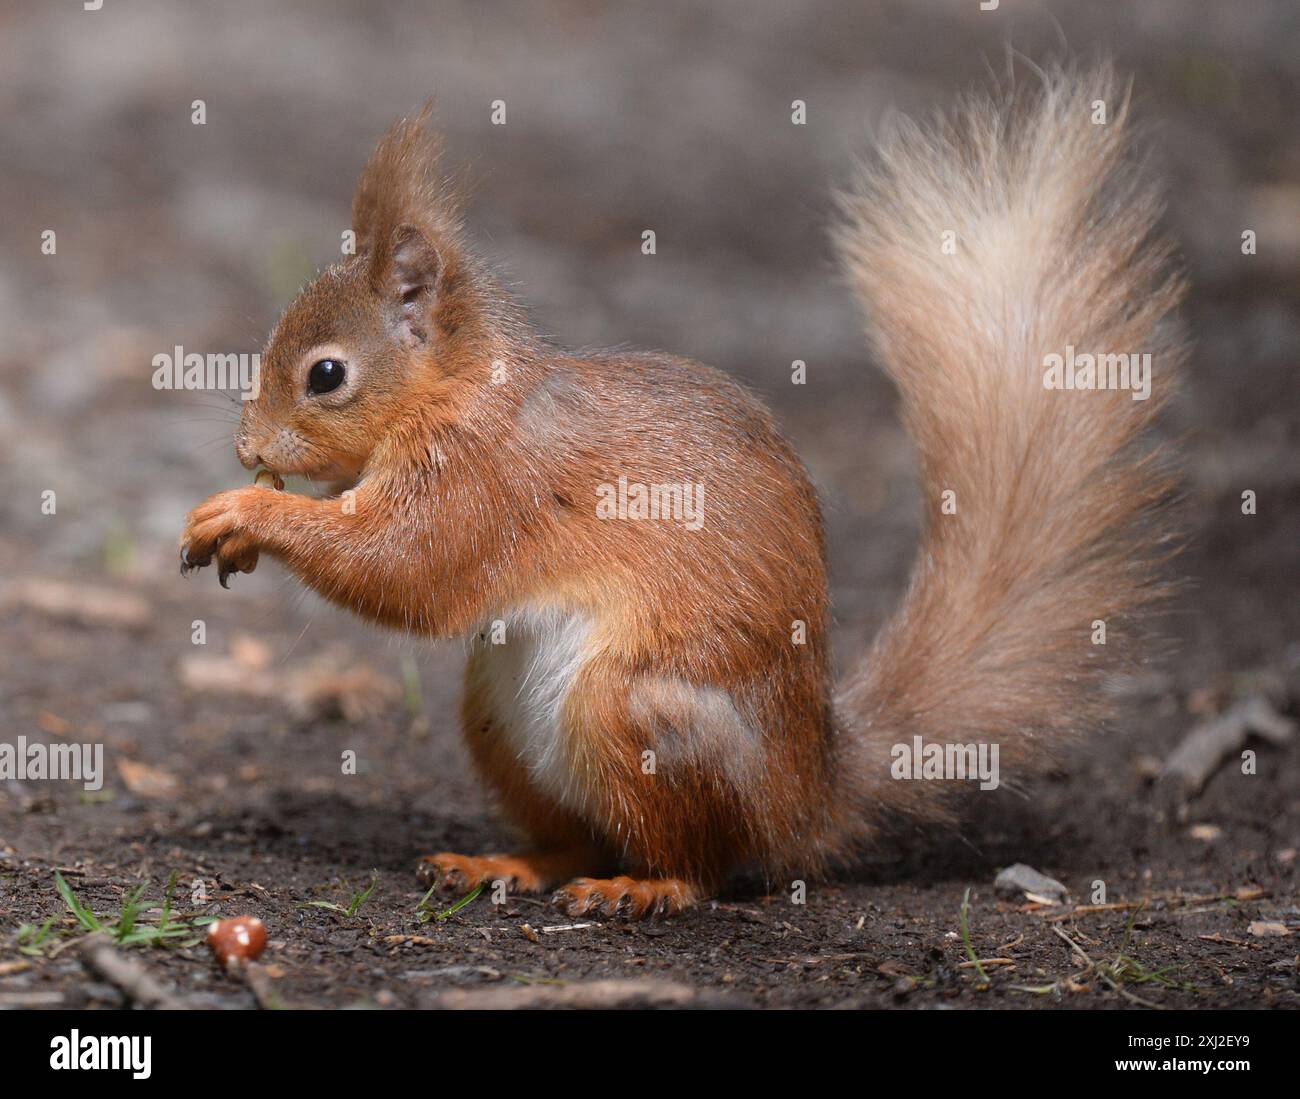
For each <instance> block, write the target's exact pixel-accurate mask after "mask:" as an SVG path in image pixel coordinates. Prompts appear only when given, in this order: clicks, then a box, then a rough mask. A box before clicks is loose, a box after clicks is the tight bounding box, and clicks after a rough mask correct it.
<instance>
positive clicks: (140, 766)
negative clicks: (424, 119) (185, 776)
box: [117, 759, 181, 798]
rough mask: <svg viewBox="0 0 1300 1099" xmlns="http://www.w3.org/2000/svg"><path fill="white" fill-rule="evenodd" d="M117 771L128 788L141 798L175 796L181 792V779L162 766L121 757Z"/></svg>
mask: <svg viewBox="0 0 1300 1099" xmlns="http://www.w3.org/2000/svg"><path fill="white" fill-rule="evenodd" d="M117 773H118V774H119V775H121V776H122V781H123V782H124V783H126V788H127V789H128V790H130V791H131V793H133V794H135V795H136V797H141V798H174V797H176V796H177V795H178V794H179V793H180V792H181V783H180V780H179V779H178V778H177V777H176V776H175V775H173V774H172V773H171V772H170V771H164V770H163V769H162V768H161V767H150V766H149V764H147V763H139V762H137V761H136V760H132V759H119V760H118V761H117Z"/></svg>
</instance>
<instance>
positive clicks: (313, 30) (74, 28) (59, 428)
mask: <svg viewBox="0 0 1300 1099" xmlns="http://www.w3.org/2000/svg"><path fill="white" fill-rule="evenodd" d="M978 8H979V5H978V3H977V2H976V0H959V2H958V0H953V2H941V0H933V2H921V3H917V2H907V3H904V2H890V0H879V2H874V3H831V2H816V0H781V2H766V0H758V2H753V0H749V2H743V3H742V2H733V3H727V2H723V3H712V4H699V3H677V2H663V3H656V4H654V5H643V4H627V5H619V4H601V3H588V2H579V0H570V2H552V3H545V4H519V5H502V4H491V3H470V2H466V3H456V2H449V3H448V2H443V3H420V2H401V0H399V2H384V3H373V4H372V3H364V4H363V3H347V2H329V0H324V2H321V0H317V2H310V3H308V2H301V3H295V2H290V0H281V2H276V3H269V2H266V0H222V2H220V3H215V2H213V3H201V2H200V3H185V4H177V3H168V2H158V3H152V2H148V0H131V2H125V0H105V3H104V5H103V8H102V9H101V10H99V11H93V12H89V11H85V10H83V7H82V4H81V3H73V2H59V3H41V4H37V3H13V2H8V3H4V4H0V74H2V75H0V126H2V127H3V149H4V158H3V164H2V165H0V208H2V209H3V210H4V218H3V234H2V235H0V249H2V250H3V251H2V255H3V263H2V264H0V324H2V325H3V331H4V333H5V338H4V340H3V343H2V344H0V455H2V456H3V462H4V469H5V482H6V491H5V492H4V493H3V494H2V495H0V538H2V539H4V540H5V543H6V544H7V545H8V547H9V553H8V554H6V557H7V558H8V559H9V560H14V554H15V551H14V547H19V548H20V550H21V552H19V553H17V557H18V559H19V560H20V561H21V560H26V561H28V562H31V561H32V560H33V558H32V557H30V556H28V554H34V555H35V559H36V560H39V561H40V562H41V563H42V564H43V565H49V566H55V565H57V566H60V567H62V566H67V567H79V568H92V569H93V568H107V569H109V570H111V571H113V572H116V573H118V574H126V575H131V576H135V577H138V578H140V579H141V580H142V581H143V582H146V583H159V584H161V583H166V584H171V583H172V576H171V571H172V570H171V565H172V560H171V558H172V556H173V542H174V539H175V537H176V534H177V531H178V530H179V528H180V523H181V519H182V517H183V515H184V513H185V511H186V510H187V509H188V508H189V507H191V506H192V505H193V504H194V503H195V502H197V501H198V500H200V499H202V498H203V497H204V496H206V495H207V494H208V493H210V492H212V491H214V490H216V489H220V488H223V487H229V486H231V485H234V484H239V483H242V482H243V481H244V479H245V474H244V472H243V471H242V470H241V469H240V467H239V466H238V464H237V463H236V462H235V459H234V455H233V453H232V451H231V448H230V446H229V429H228V425H227V424H226V423H225V422H224V421H223V420H222V419H221V417H222V416H224V415H226V410H225V409H224V408H222V407H221V406H222V405H223V404H224V402H221V401H219V400H217V399H216V398H213V397H210V396H205V395H201V394H200V395H196V394H178V393H166V392H163V393H159V392H155V391H154V390H153V389H152V387H151V385H150V378H151V374H152V367H151V359H152V356H153V355H155V354H157V353H159V352H166V351H170V350H171V349H172V348H173V347H174V346H175V345H177V344H180V345H182V346H184V347H185V348H186V349H187V350H195V351H200V352H204V353H206V352H225V351H247V352H252V351H257V350H260V349H261V347H262V344H263V341H264V339H265V336H266V333H267V332H268V331H269V329H270V326H271V325H272V323H273V322H274V320H275V318H276V316H277V315H278V312H279V310H280V309H281V308H282V307H283V306H284V304H285V303H286V302H287V301H288V300H289V299H290V298H291V297H292V295H293V293H294V291H295V290H296V289H297V287H298V286H299V285H300V284H301V283H302V282H303V281H304V280H305V279H307V278H309V277H310V276H311V274H312V273H313V272H314V271H315V270H316V269H317V268H318V267H319V266H323V265H325V264H328V263H329V262H331V261H332V260H333V259H334V258H335V257H336V256H337V253H338V243H339V234H340V232H341V231H342V230H343V229H344V228H346V226H347V218H348V208H349V206H348V204H349V198H350V195H351V188H352V186H353V183H354V181H355V178H356V175H357V173H358V170H359V169H360V166H361V164H362V163H363V161H364V159H365V157H366V155H367V153H368V152H369V150H370V148H371V146H372V144H373V142H374V141H375V139H376V138H377V137H378V135H379V134H380V133H381V132H382V131H383V129H384V128H385V127H386V126H387V125H388V124H389V123H390V122H391V121H392V120H393V119H395V118H397V117H399V116H401V115H402V114H404V113H407V112H408V111H410V110H411V109H412V108H413V107H415V106H416V105H418V104H419V103H420V102H422V101H423V100H424V99H425V98H426V97H427V96H429V95H431V94H432V95H436V96H437V99H438V120H439V123H440V125H441V126H442V128H443V129H444V131H445V132H446V135H447V145H448V162H449V164H451V165H453V166H457V167H460V166H464V167H465V169H466V170H467V171H468V173H469V176H470V178H471V180H472V181H473V197H472V201H471V205H470V213H469V218H470V225H471V229H472V233H473V237H474V239H475V240H476V242H477V244H478V245H479V247H480V248H481V249H482V250H483V251H484V252H486V253H487V254H488V255H489V256H491V257H493V258H494V259H496V260H498V261H499V263H500V264H501V265H502V267H503V269H504V272H505V274H506V276H507V277H508V279H509V280H510V282H511V284H512V285H513V286H514V287H515V288H516V289H517V292H518V293H519V294H520V295H521V296H522V297H523V299H524V300H525V301H526V302H528V303H529V305H530V306H531V308H532V310H533V313H534V316H535V318H536V319H537V321H538V323H539V324H540V325H541V327H542V328H543V329H545V330H546V331H548V332H550V333H552V334H554V335H555V336H557V337H558V338H559V339H560V340H562V341H564V342H565V343H567V344H570V345H575V346H582V345H600V344H612V343H630V344H634V345H641V346H646V347H653V348H661V349H665V350H669V351H672V352H676V353H679V354H683V355H688V356H692V357H695V358H698V359H701V360H703V361H706V362H709V363H712V364H714V365H717V366H720V367H723V368H724V369H726V370H728V371H730V372H732V373H733V374H735V375H737V376H739V377H741V378H743V379H744V380H745V381H746V382H747V383H748V384H750V385H751V386H753V387H754V388H756V389H757V390H758V391H760V392H761V393H762V394H763V395H764V396H765V397H766V398H767V399H768V400H769V401H770V402H771V403H772V404H773V406H774V407H775V409H776V411H777V413H778V415H779V416H780V418H781V420H782V421H783V423H784V424H785V425H786V427H787V429H788V430H789V432H790V433H791V435H792V436H793V437H794V440H795V443H796V445H797V447H798V449H799V451H800V453H801V454H802V455H803V456H804V458H805V460H806V461H807V462H808V464H809V465H810V467H811V468H812V471H813V473H814V476H815V477H816V479H817V481H818V483H819V484H820V486H821V488H822V490H823V492H824V494H825V500H826V507H827V513H828V519H829V525H830V530H831V534H832V546H833V566H834V578H835V595H836V606H837V608H838V613H839V617H840V619H841V621H842V622H843V623H844V624H845V625H846V626H847V627H848V630H849V632H850V633H851V634H852V635H854V636H861V635H863V634H865V633H866V631H867V630H868V628H869V627H870V626H871V624H872V623H874V621H875V620H877V619H878V618H879V616H880V615H881V614H882V613H883V612H884V611H885V610H886V609H887V608H888V606H889V605H890V604H891V602H892V600H893V599H894V597H895V595H896V593H897V585H898V581H899V579H900V578H901V576H902V575H903V571H904V570H905V568H906V565H907V562H908V546H909V543H910V540H911V539H912V538H913V537H914V534H915V524H916V517H917V503H916V499H915V492H914V486H913V483H912V477H913V460H912V456H911V454H910V452H909V449H908V446H907V444H906V442H905V440H904V437H903V435H902V433H901V431H900V428H899V427H898V424H897V422H896V419H895V417H894V415H893V395H892V393H891V392H890V390H889V388H888V386H887V385H886V384H885V383H884V382H883V381H882V379H881V378H880V376H879V375H878V374H877V372H876V371H875V370H874V369H873V368H872V366H871V364H870V362H869V360H868V357H867V355H866V353H865V351H864V347H863V341H862V339H861V338H860V334H859V319H858V317H857V315H856V314H855V312H854V309H853V307H852V304H851V302H850V300H849V298H848V296H847V294H846V293H845V291H844V288H843V287H842V286H841V285H840V283H839V281H838V278H837V274H836V271H835V267H834V263H833V260H832V256H831V253H830V249H829V246H828V242H827V235H826V231H825V230H826V226H827V224H828V222H829V220H830V218H831V216H832V210H831V192H832V188H833V187H834V186H835V185H837V184H842V183H844V182H846V181H847V179H848V177H849V175H850V172H851V165H852V159H853V156H854V154H855V152H861V151H863V150H865V149H867V148H869V146H870V143H871V135H872V132H873V130H874V129H875V128H876V127H877V125H878V124H879V122H880V120H881V117H882V115H884V114H886V113H887V112H890V111H903V112H908V113H924V112H926V111H928V110H930V109H931V108H933V107H935V106H936V105H941V104H945V103H947V102H948V101H949V100H950V99H951V98H952V96H953V95H954V94H956V93H957V92H959V91H960V90H962V89H966V88H969V87H971V86H973V85H979V84H980V83H981V82H983V83H987V82H988V81H989V80H990V76H989V74H990V72H997V73H1004V72H1005V70H1006V64H1007V50H1008V46H1010V47H1013V48H1014V49H1015V50H1018V51H1020V52H1022V53H1024V54H1025V55H1027V56H1028V57H1030V58H1034V59H1038V60H1044V59H1047V58H1049V57H1052V56H1059V55H1061V54H1062V53H1063V52H1068V53H1069V54H1070V55H1073V56H1077V57H1080V58H1084V59H1086V58H1089V57H1094V56H1097V55H1098V54H1101V53H1109V54H1112V55H1114V56H1115V57H1116V58H1117V60H1118V62H1119V66H1120V68H1121V69H1122V70H1125V71H1128V72H1131V73H1132V74H1133V76H1134V78H1135V84H1136V94H1137V99H1138V104H1139V114H1140V116H1141V118H1142V119H1143V120H1144V121H1145V122H1146V123H1148V124H1149V127H1150V134H1151V159H1152V161H1153V163H1154V164H1155V165H1156V166H1157V168H1158V170H1159V172H1160V174H1161V175H1162V176H1163V177H1164V179H1165V180H1166V182H1167V187H1168V196H1169V215H1168V220H1169V225H1170V228H1171V229H1172V231H1173V233H1174V234H1175V236H1176V238H1177V239H1178V241H1179V242H1180V244H1181V246H1182V248H1183V254H1184V257H1185V261H1186V263H1187V266H1188V267H1189V269H1190V273H1191V279H1192V286H1193V294H1192V297H1191V299H1190V301H1189V303H1188V306H1187V308H1186V310H1185V321H1186V324H1187V326H1188V328H1189V329H1190V331H1191V333H1192V335H1193V337H1194V340H1195V353H1194V358H1193V362H1192V366H1191V369H1190V372H1189V377H1188V384H1187V386H1186V391H1185V394H1184V396H1183V398H1182V400H1181V401H1180V403H1179V404H1178V405H1177V406H1176V407H1175V409H1174V410H1173V414H1172V415H1171V416H1170V417H1169V422H1168V427H1169V430H1170V432H1172V433H1175V434H1180V435H1183V436H1185V453H1186V456H1187V466H1186V470H1187V487H1188V492H1189V494H1190V497H1191V500H1192V505H1193V519H1194V522H1195V524H1196V537H1195V539H1194V542H1195V547H1196V548H1195V554H1196V559H1197V564H1198V569H1199V576H1200V578H1201V580H1202V581H1203V582H1204V586H1203V587H1202V588H1201V589H1200V591H1199V592H1198V594H1197V596H1196V597H1195V598H1194V599H1193V600H1192V601H1191V602H1190V603H1189V604H1188V614H1189V617H1188V618H1187V619H1185V620H1184V627H1185V631H1186V634H1188V635H1191V636H1193V637H1194V638H1195V641H1196V646H1195V647H1194V648H1193V649H1192V650H1191V651H1190V652H1189V653H1188V656H1189V658H1197V657H1203V659H1204V661H1205V666H1206V668H1207V669H1209V668H1218V667H1222V666H1223V665H1225V664H1227V663H1250V662H1251V661H1255V660H1258V659H1260V658H1261V657H1262V656H1264V655H1265V654H1268V653H1274V652H1276V651H1278V649H1279V647H1280V646H1282V645H1284V644H1285V643H1287V642H1290V641H1294V640H1295V639H1296V636H1297V635H1296V629H1295V626H1296V619H1297V611H1296V609H1295V602H1296V601H1295V600H1294V598H1293V597H1294V595H1295V593H1296V588H1295V586H1294V585H1295V576H1294V574H1295V572H1296V569H1295V564H1296V560H1295V555H1294V550H1295V546H1296V543H1297V534H1298V533H1300V497H1298V492H1297V485H1298V483H1300V448H1297V445H1296V443H1297V438H1296V436H1297V422H1298V419H1300V417H1298V416H1297V399H1296V383H1295V367H1296V362H1297V350H1298V349H1300V293H1298V291H1300V130H1298V128H1297V126H1296V124H1295V103H1296V102H1297V101H1300V8H1297V6H1296V5H1295V4H1293V3H1268V2H1263V0H1251V2H1248V3H1239V4H1222V3H1219V2H1216V0H1203V2H1197V0H1145V2H1142V3H1129V2H1116V3H1101V2H1092V3H1088V4H1086V5H1085V4H1077V3H1070V2H1061V3H1028V2H1022V0H1003V3H1002V4H1001V5H1000V6H999V9H998V10H996V11H993V12H982V11H980V10H978ZM196 99H202V100H203V101H204V102H205V105H206V124H204V125H194V124H192V122H191V113H192V112H191V104H192V102H193V101H194V100H196ZM498 99H500V100H504V101H505V102H506V104H507V119H508V121H507V124H506V125H504V126H493V125H491V124H490V104H491V103H492V101H493V100H498ZM794 99H803V100H805V101H806V102H807V104H808V115H807V118H808V121H807V124H806V125H805V126H794V125H791V122H790V105H791V101H792V100H794ZM644 228H653V229H655V230H656V232H657V234H658V255H657V256H655V257H645V256H642V255H641V253H640V250H639V242H640V233H641V231H642V229H644ZM1243 228H1253V229H1255V230H1256V232H1257V233H1258V237H1259V249H1258V254H1257V255H1255V256H1249V257H1248V256H1243V255H1242V254H1241V249H1240V234H1241V231H1242V229H1243ZM45 229H54V230H55V231H56V232H57V249H58V250H57V254H56V255H53V256H47V255H43V254H42V253H41V248H40V244H41V233H42V231H43V230H45ZM794 359H803V360H804V361H805V362H807V364H808V384H807V385H806V386H802V387H796V386H791V385H790V384H789V374H790V363H791V361H792V360H794ZM46 488H54V489H56V490H57V493H58V514H57V519H51V518H50V517H48V516H45V515H43V514H42V513H41V510H40V508H39V498H40V497H39V494H40V491H41V490H43V489H46ZM1244 488H1251V489H1254V490H1255V491H1256V492H1257V493H1258V495H1259V498H1260V509H1259V511H1260V513H1259V515H1257V516H1255V517H1254V518H1252V519H1250V520H1249V521H1244V520H1243V519H1242V517H1241V515H1240V511H1239V508H1238V507H1237V505H1236V501H1237V499H1238V496H1239V493H1240V491H1241V490H1242V489H1244ZM273 573H274V570H273V569H272V568H268V569H266V570H265V573H259V574H258V575H257V576H256V577H251V578H243V579H241V580H240V581H239V583H240V584H241V585H242V586H245V587H247V588H249V589H252V590H255V591H265V592H266V593H267V597H268V598H274V597H275V595H274V592H275V591H276V588H277V586H276V584H275V579H274V576H273ZM196 586H197V587H200V588H204V587H206V585H203V584H202V583H200V584H199V585H196ZM1216 591H1219V592H1227V593H1230V594H1229V595H1227V597H1225V598H1217V597H1216V595H1215V592H1216ZM209 594H210V593H209ZM1211 605H1212V607H1213V610H1212V613H1206V611H1207V608H1209V607H1210V606H1211ZM313 613H319V611H318V610H313Z"/></svg>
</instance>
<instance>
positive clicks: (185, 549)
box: [181, 546, 212, 576]
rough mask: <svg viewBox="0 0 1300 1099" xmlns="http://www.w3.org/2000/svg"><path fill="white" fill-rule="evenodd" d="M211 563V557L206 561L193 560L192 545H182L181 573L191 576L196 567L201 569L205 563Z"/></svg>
mask: <svg viewBox="0 0 1300 1099" xmlns="http://www.w3.org/2000/svg"><path fill="white" fill-rule="evenodd" d="M211 563H212V559H211V558H209V559H208V560H206V561H191V560H190V547H189V546H181V575H182V576H189V574H190V573H191V572H193V571H194V570H195V569H201V568H203V567H204V566H205V565H210V564H211Z"/></svg>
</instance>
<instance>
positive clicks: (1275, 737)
mask: <svg viewBox="0 0 1300 1099" xmlns="http://www.w3.org/2000/svg"><path fill="white" fill-rule="evenodd" d="M1252 733H1255V734H1256V735H1258V736H1261V737H1263V738H1264V739H1265V740H1267V741H1268V742H1269V743H1270V744H1275V745H1279V746H1280V745H1283V744H1286V743H1287V742H1288V741H1290V739H1291V738H1292V736H1294V734H1295V722H1293V721H1292V720H1291V719H1290V718H1287V717H1285V716H1283V715H1282V714H1280V713H1278V712H1277V710H1276V709H1274V707H1273V704H1272V703H1271V702H1269V700H1268V699H1267V698H1265V697H1264V696H1263V695H1251V696H1249V697H1247V698H1243V699H1241V700H1240V701H1239V702H1237V703H1235V704H1234V705H1232V706H1230V707H1229V708H1228V709H1227V710H1225V711H1224V712H1223V713H1221V714H1220V715H1219V716H1218V717H1215V718H1213V719H1211V720H1209V721H1205V722H1202V723H1201V724H1199V725H1197V726H1196V727H1195V728H1194V729H1192V731H1191V732H1190V733H1188V734H1187V736H1186V737H1185V738H1184V739H1183V740H1182V741H1181V742H1180V743H1179V745H1178V747H1176V748H1175V749H1174V750H1173V751H1172V752H1171V753H1170V755H1169V758H1168V759H1166V760H1165V765H1164V767H1163V768H1162V769H1161V772H1160V778H1161V780H1162V781H1164V782H1170V781H1172V782H1174V783H1175V784H1176V785H1177V786H1178V787H1179V788H1180V790H1179V792H1180V793H1181V794H1182V796H1183V797H1185V798H1192V797H1195V796H1196V795H1197V794H1199V793H1200V792H1201V790H1202V789H1203V788H1204V786H1205V784H1206V783H1207V782H1209V781H1210V776H1212V775H1213V774H1214V772H1215V771H1217V770H1218V769H1219V766H1220V765H1221V764H1222V763H1223V761H1224V760H1225V759H1227V757H1228V756H1229V755H1231V754H1232V753H1233V752H1236V751H1238V750H1239V749H1240V748H1241V746H1242V745H1243V744H1245V743H1246V740H1247V738H1248V737H1249V736H1250V735H1251V734H1252Z"/></svg>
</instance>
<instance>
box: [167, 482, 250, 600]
mask: <svg viewBox="0 0 1300 1099" xmlns="http://www.w3.org/2000/svg"><path fill="white" fill-rule="evenodd" d="M250 491H251V492H256V493H258V494H259V498H255V499H252V500H250V499H249V497H248V493H249V492H250ZM266 492H267V490H266V489H262V488H257V487H255V486H249V488H237V489H232V490H231V491H229V492H219V493H217V495H215V496H213V497H212V498H211V499H210V500H207V501H205V502H204V503H202V504H200V505H199V506H198V507H196V508H195V509H194V510H193V511H191V512H190V514H189V518H188V519H186V521H185V533H184V534H182V535H181V575H182V576H188V575H189V573H190V570H191V569H201V568H204V567H206V566H207V565H210V564H212V562H213V559H214V558H215V560H216V562H217V578H218V580H219V581H220V582H221V586H222V587H223V588H228V587H229V586H230V585H229V584H228V583H227V580H228V578H229V577H230V574H231V573H234V572H252V571H253V570H254V569H255V568H257V555H258V549H259V546H258V542H257V538H256V537H255V536H254V534H253V533H252V531H251V530H249V528H248V523H249V520H250V518H251V509H252V508H253V507H254V506H256V505H260V504H261V503H263V500H264V497H265V495H266Z"/></svg>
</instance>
